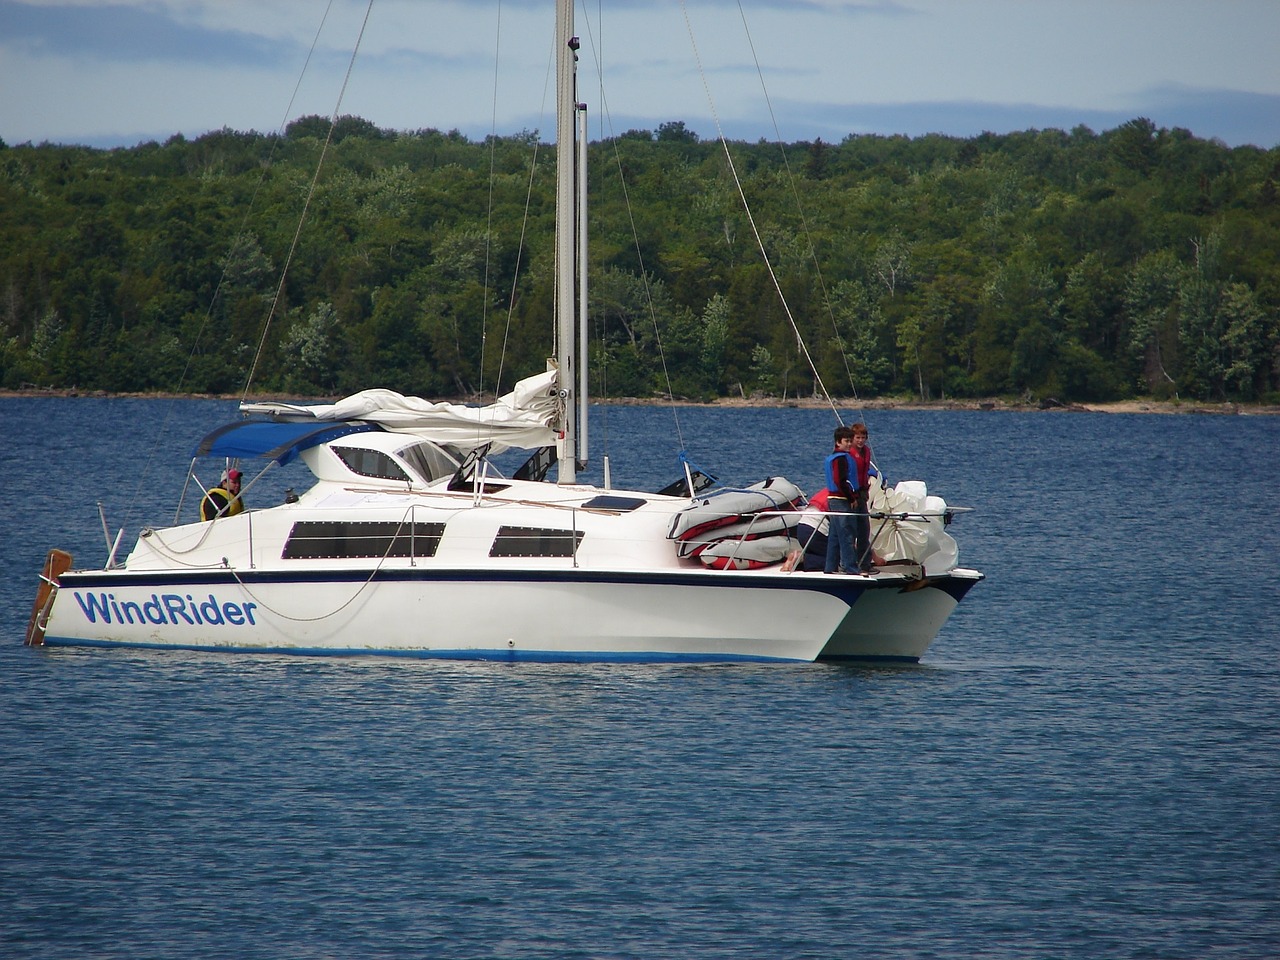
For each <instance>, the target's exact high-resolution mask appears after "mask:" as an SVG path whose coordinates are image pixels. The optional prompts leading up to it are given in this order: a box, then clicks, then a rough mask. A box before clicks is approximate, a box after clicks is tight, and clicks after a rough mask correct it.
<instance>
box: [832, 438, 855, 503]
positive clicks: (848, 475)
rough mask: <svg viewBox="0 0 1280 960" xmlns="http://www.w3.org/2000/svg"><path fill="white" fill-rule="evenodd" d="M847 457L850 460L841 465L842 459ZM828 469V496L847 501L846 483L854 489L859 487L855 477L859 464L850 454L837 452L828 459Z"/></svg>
mask: <svg viewBox="0 0 1280 960" xmlns="http://www.w3.org/2000/svg"><path fill="white" fill-rule="evenodd" d="M845 457H847V458H848V460H847V461H846V462H845V463H841V462H840V460H841V458H845ZM826 468H827V496H828V497H837V498H839V499H841V500H847V499H848V495H847V494H846V493H845V486H844V485H845V483H846V482H847V483H848V485H849V486H851V487H854V488H856V487H857V486H858V484H857V478H856V476H855V475H854V472H855V470H856V468H857V463H856V462H854V460H853V458H852V457H850V456H849V454H848V453H845V452H844V451H841V450H837V451H835V452H834V453H833V454H831V455H830V456H829V457H827V462H826Z"/></svg>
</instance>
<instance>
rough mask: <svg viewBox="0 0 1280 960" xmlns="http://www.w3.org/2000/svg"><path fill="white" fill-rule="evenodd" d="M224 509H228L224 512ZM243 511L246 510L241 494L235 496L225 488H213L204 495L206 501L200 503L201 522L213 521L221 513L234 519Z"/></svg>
mask: <svg viewBox="0 0 1280 960" xmlns="http://www.w3.org/2000/svg"><path fill="white" fill-rule="evenodd" d="M228 504H230V506H228ZM223 507H226V509H225V510H223ZM242 510H244V502H243V501H242V500H241V499H240V494H238V493H237V494H235V495H234V496H233V495H232V493H231V491H230V490H226V489H224V488H223V487H211V488H210V489H209V492H208V493H206V494H205V495H204V499H203V500H201V501H200V519H201V520H212V519H213V518H214V517H216V516H218V512H219V511H222V516H224V517H234V516H235V515H236V514H237V513H240V512H241V511H242Z"/></svg>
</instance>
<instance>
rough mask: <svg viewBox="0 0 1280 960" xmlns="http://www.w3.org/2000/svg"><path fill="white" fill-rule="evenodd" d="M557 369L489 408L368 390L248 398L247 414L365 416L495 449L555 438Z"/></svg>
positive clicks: (437, 438) (429, 436)
mask: <svg viewBox="0 0 1280 960" xmlns="http://www.w3.org/2000/svg"><path fill="white" fill-rule="evenodd" d="M559 409H560V401H559V398H558V397H557V391H556V371H555V370H554V369H552V370H548V371H546V372H545V373H540V374H538V375H537V376H533V377H528V378H526V379H524V380H521V381H520V382H519V383H517V384H516V385H515V388H514V389H513V390H512V391H511V392H510V393H508V394H504V395H503V396H501V397H499V398H498V399H497V400H495V401H494V402H493V403H491V404H489V405H487V406H484V407H469V406H466V405H464V404H461V403H444V402H433V401H430V400H423V399H422V398H420V397H406V396H404V395H403V394H400V393H396V392H395V391H394V390H384V389H381V388H378V389H373V390H362V391H360V392H359V393H355V394H352V395H351V396H349V397H345V398H344V399H342V400H339V401H338V402H337V403H322V404H314V405H307V404H295V403H277V402H267V403H242V404H241V405H240V410H241V412H243V413H247V414H266V415H269V416H272V417H276V418H278V419H286V420H305V419H315V420H362V421H365V422H367V423H376V424H378V426H380V427H382V428H383V429H384V430H390V431H392V432H393V433H409V434H413V435H414V436H417V437H421V438H422V439H424V440H431V441H433V442H435V443H447V444H450V445H452V446H454V447H456V448H458V449H461V450H471V449H474V448H475V447H481V446H484V444H486V443H492V444H493V448H492V450H491V451H490V452H492V453H501V452H502V451H503V450H506V449H508V448H510V447H522V448H526V449H527V448H533V447H542V446H546V445H548V444H552V443H555V441H556V436H557V433H556V430H555V428H554V427H553V426H552V424H554V423H555V422H556V420H557V418H558V416H559Z"/></svg>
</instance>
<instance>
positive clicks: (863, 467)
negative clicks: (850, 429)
mask: <svg viewBox="0 0 1280 960" xmlns="http://www.w3.org/2000/svg"><path fill="white" fill-rule="evenodd" d="M849 459H850V460H852V461H853V466H854V468H855V470H856V471H857V475H856V476H854V477H850V478H849V482H850V483H851V484H853V485H854V486H855V487H857V488H858V489H859V490H865V489H867V487H869V486H870V485H871V447H870V446H869V445H868V444H863V445H862V449H861V450H859V449H858V448H857V447H851V448H850V449H849Z"/></svg>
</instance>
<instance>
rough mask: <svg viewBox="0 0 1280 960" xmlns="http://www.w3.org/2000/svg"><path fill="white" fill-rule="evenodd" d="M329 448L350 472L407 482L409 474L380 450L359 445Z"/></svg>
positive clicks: (379, 478)
mask: <svg viewBox="0 0 1280 960" xmlns="http://www.w3.org/2000/svg"><path fill="white" fill-rule="evenodd" d="M329 449H330V450H332V451H333V452H334V453H336V454H337V455H338V459H339V460H341V461H342V462H343V463H345V464H346V465H347V469H349V470H350V471H351V472H352V473H358V474H360V476H362V477H374V478H375V479H378V480H398V481H400V482H401V483H408V482H409V475H408V474H407V473H405V472H404V469H403V468H402V467H401V466H400V464H398V463H396V462H395V461H394V460H392V459H391V457H390V456H389V455H387V454H385V453H383V452H382V451H380V450H362V449H360V448H359V447H330V448H329Z"/></svg>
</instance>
